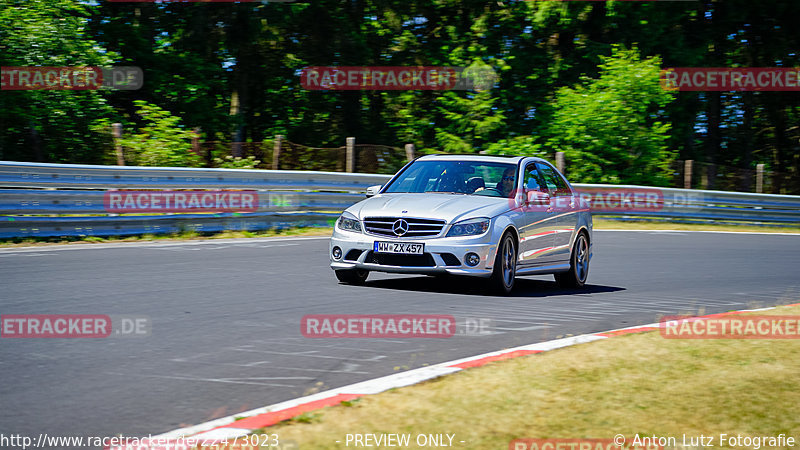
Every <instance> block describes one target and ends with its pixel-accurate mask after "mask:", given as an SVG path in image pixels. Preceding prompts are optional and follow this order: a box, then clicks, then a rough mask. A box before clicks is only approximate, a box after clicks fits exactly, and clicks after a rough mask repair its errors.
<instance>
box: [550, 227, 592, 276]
mask: <svg viewBox="0 0 800 450" xmlns="http://www.w3.org/2000/svg"><path fill="white" fill-rule="evenodd" d="M588 276H589V240H588V239H587V238H586V235H585V234H583V233H580V234H578V237H577V238H576V239H575V245H573V247H572V253H571V254H570V257H569V271H567V272H561V273H557V274H555V277H556V283H558V285H559V286H561V287H571V288H576V287H583V285H584V284H586V278H587V277H588Z"/></svg>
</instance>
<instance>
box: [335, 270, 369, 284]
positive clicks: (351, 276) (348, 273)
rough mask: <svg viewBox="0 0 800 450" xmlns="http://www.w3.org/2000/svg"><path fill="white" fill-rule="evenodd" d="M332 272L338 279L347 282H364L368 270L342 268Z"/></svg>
mask: <svg viewBox="0 0 800 450" xmlns="http://www.w3.org/2000/svg"><path fill="white" fill-rule="evenodd" d="M334 272H335V273H336V278H337V279H338V280H339V281H341V282H342V283H347V284H364V283H365V282H366V281H367V276H369V270H363V269H342V270H334Z"/></svg>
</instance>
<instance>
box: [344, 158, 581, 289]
mask: <svg viewBox="0 0 800 450" xmlns="http://www.w3.org/2000/svg"><path fill="white" fill-rule="evenodd" d="M366 195H367V197H368V198H367V199H366V200H362V201H361V202H359V203H356V204H355V205H353V206H351V207H349V208H347V209H346V210H345V211H344V212H343V213H342V215H341V217H339V219H338V220H337V221H336V225H335V227H334V231H333V236H332V237H331V241H330V259H331V268H332V269H333V270H334V271H335V273H336V277H337V278H338V279H339V281H341V282H344V283H352V284H361V283H364V282H365V281H366V279H367V276H368V275H369V272H370V271H379V272H392V273H413V274H429V275H437V274H452V275H468V276H477V277H485V278H487V279H488V281H489V284H490V286H491V287H493V288H494V289H495V290H496V291H497V292H499V293H501V294H508V293H510V292H511V291H512V289H513V288H514V279H515V277H516V276H521V275H541V274H554V275H555V279H556V281H557V282H558V283H559V284H560V285H562V286H567V287H581V286H583V285H584V284H585V283H586V278H587V276H588V274H589V261H590V260H591V256H592V216H591V212H590V211H589V208H588V207H583V205H581V204H580V203H579V196H578V195H577V193H576V192H575V190H574V189H573V188H572V186H571V185H570V184H569V182H568V181H567V180H566V178H564V176H563V175H562V174H561V173H560V172H559V171H558V170H556V168H555V167H553V166H552V165H551V164H550V163H548V162H547V161H545V160H543V159H541V158H532V157H502V156H479V155H476V156H464V155H426V156H423V157H420V158H417V159H415V160H414V161H412V162H410V163H408V164H407V165H406V166H405V167H403V168H402V169H401V170H400V171H399V172H398V173H397V174H396V175H395V176H394V177H392V179H391V180H389V182H388V183H386V184H385V185H383V186H372V187H370V188H368V189H367V194H366Z"/></svg>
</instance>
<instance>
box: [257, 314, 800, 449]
mask: <svg viewBox="0 0 800 450" xmlns="http://www.w3.org/2000/svg"><path fill="white" fill-rule="evenodd" d="M758 314H781V315H793V314H800V307H781V308H778V309H775V310H770V311H766V312H761V313H758ZM798 368H800V342H798V341H797V340H673V339H664V338H662V337H661V335H660V334H659V332H649V333H643V334H634V335H626V336H619V337H614V338H611V339H606V340H602V341H597V342H593V343H589V344H582V345H578V346H574V347H568V348H564V349H560V350H555V351H550V352H545V353H541V354H538V355H532V356H527V357H522V358H517V359H512V360H507V361H501V362H495V363H490V364H488V365H486V366H484V367H480V368H475V369H469V370H465V371H462V372H458V373H455V374H453V375H449V376H446V377H443V378H439V379H436V380H432V381H428V382H424V383H421V384H418V385H415V386H410V387H406V388H401V389H395V390H391V391H387V392H384V393H381V394H377V395H372V396H367V397H364V398H362V399H361V400H360V401H359V402H357V403H355V404H353V405H352V406H349V407H348V406H336V407H332V408H325V409H323V410H321V411H319V412H317V414H316V416H315V419H314V420H313V421H310V423H301V422H299V421H289V422H283V423H281V424H278V425H276V426H274V427H270V428H268V429H264V430H260V431H259V432H266V433H277V434H278V435H279V436H280V439H291V440H294V441H296V442H297V443H298V444H299V447H300V448H314V449H341V448H344V447H345V446H344V443H345V440H346V435H347V434H348V433H401V434H403V433H409V434H411V436H412V437H411V442H412V444H413V442H414V440H415V436H417V435H418V434H443V433H449V434H454V433H455V434H456V437H455V439H453V444H454V445H453V446H454V447H456V448H464V449H507V448H509V442H510V441H512V440H513V439H518V438H538V439H546V438H608V439H611V438H613V437H614V436H615V435H616V434H618V433H619V434H623V435H625V436H628V437H631V438H632V437H633V436H634V435H636V434H639V435H640V436H652V435H655V436H659V437H669V436H674V437H677V442H678V443H680V442H681V439H682V436H683V435H686V436H687V438H690V437H698V436H700V435H704V436H714V437H715V445H714V447H716V448H726V446H720V445H719V440H718V437H719V435H720V434H721V433H726V434H728V435H729V436H730V435H736V434H740V435H742V436H778V435H779V434H781V433H785V434H787V435H788V436H793V437H794V438H795V439H800V428H798V419H797V418H798V417H800V390H798V389H797V370H798ZM337 440H338V441H340V442H341V443H336V441H337ZM460 441H464V443H461V442H460ZM351 444H352V442H351ZM795 445H797V442H795ZM410 448H416V447H415V446H413V445H412V446H411V447H410Z"/></svg>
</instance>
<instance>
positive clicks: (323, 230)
mask: <svg viewBox="0 0 800 450" xmlns="http://www.w3.org/2000/svg"><path fill="white" fill-rule="evenodd" d="M332 231H333V228H328V227H297V228H284V229H280V230H277V229H276V230H266V231H224V232H222V233H212V234H209V233H197V232H194V231H186V232H183V233H172V234H144V235H140V236H127V237H120V236H109V237H98V236H81V237H42V238H36V237H32V238H11V239H5V240H0V248H4V247H30V246H39V245H59V244H97V243H111V242H143V241H194V240H203V239H243V238H267V237H278V236H330V235H331V232H332Z"/></svg>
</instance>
